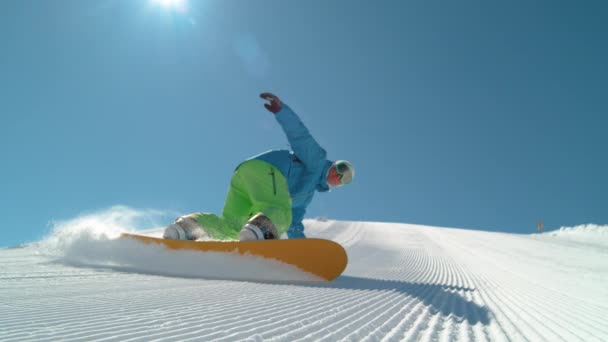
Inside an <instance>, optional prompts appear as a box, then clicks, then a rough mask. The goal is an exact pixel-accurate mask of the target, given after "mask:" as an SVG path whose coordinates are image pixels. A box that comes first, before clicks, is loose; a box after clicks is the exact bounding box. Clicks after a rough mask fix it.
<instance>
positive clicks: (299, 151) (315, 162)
mask: <svg viewBox="0 0 608 342" xmlns="http://www.w3.org/2000/svg"><path fill="white" fill-rule="evenodd" d="M275 117H276V119H277V121H278V122H279V124H280V125H281V128H283V131H284V132H285V135H287V140H288V141H289V144H290V145H291V149H292V150H293V152H294V153H295V155H296V156H297V157H298V158H299V159H300V160H301V161H302V163H303V164H304V165H305V166H306V167H311V168H315V167H318V166H319V165H321V163H323V162H325V160H326V157H327V152H326V151H325V150H324V149H323V148H322V147H321V146H320V145H319V143H317V141H316V140H315V139H314V138H313V137H312V135H311V134H310V132H309V131H308V128H306V126H304V124H303V123H302V121H301V120H300V118H299V117H298V116H297V115H296V113H294V112H293V111H292V110H291V108H289V106H287V105H286V104H283V108H282V109H281V111H280V112H278V113H277V114H276V115H275Z"/></svg>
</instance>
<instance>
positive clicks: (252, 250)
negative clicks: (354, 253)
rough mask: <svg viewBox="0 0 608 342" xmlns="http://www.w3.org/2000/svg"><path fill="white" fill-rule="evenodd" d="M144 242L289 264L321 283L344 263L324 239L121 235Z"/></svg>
mask: <svg viewBox="0 0 608 342" xmlns="http://www.w3.org/2000/svg"><path fill="white" fill-rule="evenodd" d="M121 237H122V238H131V239H136V240H139V241H142V242H144V243H155V244H161V245H164V246H166V247H167V248H168V249H174V250H191V251H200V252H224V253H233V252H236V253H239V254H252V255H256V256H260V257H264V258H269V259H275V260H278V261H280V262H283V263H286V264H290V265H293V266H295V267H298V268H299V269H301V270H303V271H306V272H309V273H312V274H314V275H316V276H318V277H321V278H323V279H325V280H328V281H329V280H333V279H335V278H336V277H338V276H339V275H340V274H342V272H344V269H345V268H346V264H347V263H348V257H347V255H346V251H345V250H344V248H343V247H342V246H341V245H340V244H338V243H336V242H333V241H330V240H324V239H291V240H266V241H246V242H239V241H188V240H186V241H184V240H166V239H161V238H155V237H150V236H143V235H134V234H127V233H123V234H122V236H121Z"/></svg>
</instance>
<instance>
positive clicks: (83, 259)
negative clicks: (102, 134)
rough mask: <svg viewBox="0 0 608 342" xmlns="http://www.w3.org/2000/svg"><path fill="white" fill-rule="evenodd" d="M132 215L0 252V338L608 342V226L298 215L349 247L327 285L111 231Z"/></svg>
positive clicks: (72, 225) (63, 228) (105, 216)
mask: <svg viewBox="0 0 608 342" xmlns="http://www.w3.org/2000/svg"><path fill="white" fill-rule="evenodd" d="M122 209H124V208H122ZM122 209H121V210H122ZM118 211H120V210H118ZM123 214H124V213H123ZM138 216H142V215H141V214H138V213H135V215H133V217H138ZM133 217H131V218H133ZM131 218H129V219H126V220H125V219H124V216H123V215H120V214H117V209H116V208H115V209H114V210H111V211H110V212H106V213H97V214H91V215H88V216H85V217H80V218H76V219H74V220H70V221H65V222H60V223H58V224H57V225H56V227H55V231H54V232H53V233H52V234H51V235H50V236H49V237H48V238H46V239H44V240H43V241H39V242H37V243H34V244H30V245H28V246H25V247H20V248H5V249H0V260H1V263H0V269H1V272H0V340H1V341H22V340H27V341H56V340H62V341H107V340H113V341H115V340H121V341H123V340H124V341H126V340H128V341H153V340H154V341H155V340H162V341H182V340H200V341H211V340H218V341H234V340H245V339H249V340H257V341H262V340H264V341H267V340H271V341H274V340H276V341H298V340H310V341H318V340H325V341H338V340H352V341H385V340H386V341H471V340H479V341H486V340H490V341H511V340H514V341H522V340H524V341H525V340H530V341H607V340H608V323H606V317H608V242H607V241H606V239H605V236H606V232H607V230H608V227H606V226H581V227H574V228H563V229H560V230H559V231H555V232H548V233H544V234H532V235H515V234H504V233H491V232H482V231H473V230H461V229H449V228H437V227H427V226H418V225H408V224H393V223H372V222H343V221H332V220H327V219H324V220H308V221H306V222H305V225H306V229H307V232H308V235H309V236H311V237H319V238H326V239H331V240H334V241H337V242H339V243H340V244H342V245H343V246H344V247H345V248H346V250H347V252H348V257H349V265H348V267H347V269H346V271H345V272H344V274H343V275H342V276H341V277H339V278H337V279H336V280H335V281H333V282H330V283H324V282H311V280H314V279H311V278H310V277H311V276H310V275H308V274H306V273H304V272H301V271H299V270H297V269H295V268H293V267H291V266H286V265H283V264H280V263H278V262H274V261H269V260H264V259H259V258H258V259H255V258H250V260H247V258H243V257H239V256H235V255H232V256H224V255H216V254H213V253H198V252H179V253H177V252H170V251H166V250H163V249H162V248H160V247H157V246H144V245H142V244H140V243H137V242H135V241H128V240H126V241H125V240H116V237H117V236H118V235H119V234H120V232H123V231H131V232H133V231H134V226H133V225H134V224H135V220H133V219H131ZM140 233H141V231H140ZM145 233H146V234H150V235H157V234H160V230H158V229H149V230H146V231H145ZM208 254H210V255H208ZM239 274H240V275H241V277H239ZM275 277H276V278H277V279H278V280H275V281H271V279H273V278H275ZM236 278H239V279H247V280H234V279H236ZM230 279H232V280H230Z"/></svg>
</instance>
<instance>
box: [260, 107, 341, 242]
mask: <svg viewBox="0 0 608 342" xmlns="http://www.w3.org/2000/svg"><path fill="white" fill-rule="evenodd" d="M275 118H276V120H277V121H278V122H279V124H280V125H281V127H282V128H283V131H284V132H285V134H286V135H287V140H288V141H289V144H290V146H291V149H292V150H293V151H289V150H272V151H268V152H264V153H262V154H259V155H257V156H254V157H252V158H250V159H258V160H262V161H265V162H267V163H270V164H272V165H274V166H275V167H276V168H277V169H279V170H280V171H281V173H283V175H284V176H285V178H287V185H288V187H289V194H290V195H291V215H292V220H291V226H290V227H289V229H288V230H287V236H288V237H289V238H290V239H297V238H305V237H306V236H305V235H304V225H303V224H302V219H304V214H305V213H306V208H307V207H308V205H309V204H310V202H311V201H312V198H313V196H314V194H315V191H319V192H326V191H329V185H328V184H327V172H328V170H329V168H330V166H331V164H332V161H329V160H327V159H326V156H327V152H325V150H324V149H323V148H322V147H321V146H320V145H319V144H318V143H317V142H316V141H315V139H314V138H313V137H312V135H310V132H309V131H308V129H307V128H306V126H304V124H303V123H302V121H301V120H300V118H299V117H298V116H297V115H296V113H294V112H293V111H292V110H291V108H289V107H288V106H287V105H286V104H283V107H282V109H281V111H279V112H278V113H276V114H275Z"/></svg>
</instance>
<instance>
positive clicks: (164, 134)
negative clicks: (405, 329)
mask: <svg viewBox="0 0 608 342" xmlns="http://www.w3.org/2000/svg"><path fill="white" fill-rule="evenodd" d="M606 17H608V2H607V1H585V2H584V4H579V3H577V2H560V3H559V4H556V3H555V2H554V1H549V0H539V1H503V2H499V1H491V2H483V1H469V0H465V1H448V2H443V1H388V0H387V1H381V2H375V1H349V0H332V1H327V0H307V1H280V0H255V1H223V0H204V1H194V0H171V1H169V0H132V1H123V0H103V1H82V0H62V1H33V0H29V1H27V0H22V1H19V0H12V1H11V0H4V1H0V42H1V45H0V47H1V53H0V164H1V165H0V227H1V228H2V232H3V233H2V234H1V235H0V246H13V245H17V244H20V243H27V242H31V241H36V240H39V239H41V238H42V237H43V236H44V234H45V233H46V231H47V229H48V224H49V222H53V221H57V220H64V219H66V218H70V217H74V216H75V215H78V214H79V213H82V212H87V211H89V212H90V211H96V210H100V209H103V208H108V207H111V206H114V205H120V204H122V205H127V206H130V207H136V208H159V209H162V210H166V211H170V212H178V213H180V214H188V213H192V212H213V213H220V212H221V210H222V207H223V204H224V199H225V195H226V192H227V189H228V185H229V182H230V177H231V176H232V172H233V171H234V168H235V167H236V166H237V165H238V164H239V163H240V162H242V161H243V160H245V159H246V158H248V157H251V156H253V155H256V154H259V153H262V152H264V151H267V150H270V149H286V148H289V146H288V143H287V140H286V139H285V135H284V133H283V132H282V130H281V128H280V127H279V125H278V124H277V123H276V122H275V119H274V118H273V116H272V114H270V113H268V112H267V111H266V110H265V109H264V107H263V106H262V102H263V101H261V100H260V98H259V97H258V95H259V94H260V93H261V92H265V91H270V92H273V93H275V94H276V95H278V96H280V97H281V99H282V100H284V101H285V103H287V104H288V105H289V106H290V107H291V108H292V109H294V111H295V112H297V114H298V115H299V116H300V117H301V119H302V121H303V122H304V124H305V125H306V126H307V127H308V128H309V130H310V132H311V133H312V135H313V136H314V137H315V139H316V140H317V141H318V142H319V144H320V145H321V146H323V148H325V149H326V150H327V153H328V155H327V156H328V158H329V159H331V160H337V159H346V160H349V161H351V162H352V163H353V165H354V166H355V168H356V170H357V173H356V174H357V175H356V178H355V181H354V182H353V184H352V186H348V187H344V188H341V189H335V190H333V191H332V192H331V193H324V194H317V195H315V198H314V200H313V201H312V203H311V204H310V206H309V207H308V211H307V217H309V218H314V217H319V216H327V217H331V218H334V219H338V220H348V221H379V222H386V221H391V222H407V223H416V224H426V225H433V226H449V227H466V228H468V229H480V230H486V231H487V230H491V231H504V232H513V233H532V232H534V231H535V230H536V222H537V220H538V219H539V218H542V219H543V221H544V223H545V227H546V228H547V229H548V230H549V229H557V228H559V227H561V226H575V225H579V224H586V223H596V224H608V211H607V210H606V207H607V205H606V203H607V201H606V194H607V193H608V177H606V175H605V173H606V172H605V170H607V169H608V158H606V157H605V155H606V138H605V136H606V127H608V115H606V113H608V100H607V99H608V96H606V85H605V82H606V80H607V79H608V67H607V61H608V44H606V43H605V41H606V34H605V32H608V20H606ZM174 219H175V216H168V217H165V218H164V219H163V221H162V222H161V223H162V224H164V225H168V224H170V223H171V222H172V221H173V220H174Z"/></svg>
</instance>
